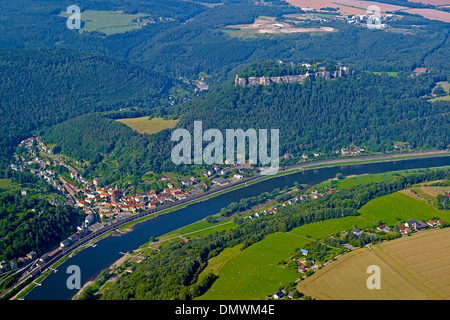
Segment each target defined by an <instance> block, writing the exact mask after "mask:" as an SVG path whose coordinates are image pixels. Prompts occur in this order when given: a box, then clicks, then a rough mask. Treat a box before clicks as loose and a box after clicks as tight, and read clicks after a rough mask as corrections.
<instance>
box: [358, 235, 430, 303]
mask: <svg viewBox="0 0 450 320" xmlns="http://www.w3.org/2000/svg"><path fill="white" fill-rule="evenodd" d="M365 247H367V248H368V249H369V250H370V251H371V252H373V254H374V255H375V256H377V257H378V259H380V260H381V261H383V262H384V263H385V264H386V265H387V266H388V267H389V268H391V269H392V271H394V272H395V273H396V274H397V275H398V276H399V277H400V278H402V279H403V280H405V281H406V283H408V284H409V285H410V286H411V287H413V288H415V289H416V290H418V291H419V292H420V293H422V294H423V295H424V296H425V297H427V298H428V299H429V300H433V298H431V297H430V296H429V295H427V294H426V293H425V292H423V291H422V290H421V289H419V288H418V287H416V286H415V285H414V284H413V283H412V282H410V281H409V280H408V279H406V278H405V277H404V276H403V275H402V274H401V273H400V272H399V271H398V270H397V269H395V268H394V267H393V266H392V265H391V264H389V263H388V262H387V261H386V260H384V259H383V258H382V257H380V255H379V254H377V253H376V252H375V251H374V250H373V249H372V248H371V247H370V244H367V245H365Z"/></svg>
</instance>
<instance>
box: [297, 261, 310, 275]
mask: <svg viewBox="0 0 450 320" xmlns="http://www.w3.org/2000/svg"><path fill="white" fill-rule="evenodd" d="M296 262H297V266H298V268H297V271H298V272H303V273H305V272H306V271H307V270H308V267H307V266H306V265H305V264H304V263H303V262H301V261H296Z"/></svg>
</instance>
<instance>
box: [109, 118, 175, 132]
mask: <svg viewBox="0 0 450 320" xmlns="http://www.w3.org/2000/svg"><path fill="white" fill-rule="evenodd" d="M117 121H119V122H122V123H123V124H125V125H127V126H128V127H130V128H131V129H133V130H136V131H137V132H139V133H148V134H153V133H157V132H159V131H161V130H165V129H172V128H173V127H175V126H176V125H177V123H178V120H164V119H162V118H152V119H149V117H139V118H126V119H118V120H117Z"/></svg>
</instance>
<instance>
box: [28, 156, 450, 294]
mask: <svg viewBox="0 0 450 320" xmlns="http://www.w3.org/2000/svg"><path fill="white" fill-rule="evenodd" d="M448 165H450V156H439V157H427V158H422V159H408V160H396V161H388V162H375V163H366V164H357V165H345V166H334V167H324V168H318V169H308V170H305V171H301V172H298V173H294V174H289V175H285V176H280V177H276V178H272V179H269V180H265V181H262V182H259V183H255V184H253V185H250V186H248V187H245V188H240V189H238V190H234V191H230V192H227V193H224V194H221V195H219V196H216V197H213V198H210V199H208V200H205V201H202V202H198V203H194V204H192V205H189V206H187V207H185V208H182V209H179V210H176V211H173V212H171V213H168V214H164V215H160V216H158V217H155V218H152V219H150V220H147V221H145V222H142V223H139V224H137V225H135V226H134V227H133V230H132V231H131V232H129V233H126V234H124V235H121V236H111V237H107V238H105V239H102V240H100V241H99V242H97V247H96V248H93V247H89V248H86V249H84V250H82V251H81V252H79V253H77V254H76V255H75V256H74V257H72V258H70V259H68V260H67V261H65V262H64V263H63V264H62V265H60V266H59V267H58V270H59V272H58V273H52V274H50V275H49V276H48V277H47V278H46V279H45V280H44V281H43V282H42V286H37V287H35V288H34V289H33V290H32V291H31V292H29V293H28V294H27V296H26V297H25V299H26V300H69V299H71V298H72V297H73V295H74V294H76V293H77V290H76V289H73V290H70V289H68V288H67V285H66V281H67V278H68V277H69V276H70V274H68V273H66V270H67V268H68V266H70V265H77V266H78V267H79V268H80V270H81V286H83V285H84V284H85V283H86V282H88V281H91V280H93V279H94V278H95V277H96V276H97V275H98V274H99V273H100V271H101V270H103V269H106V268H108V267H109V266H110V265H111V264H112V263H114V262H115V261H116V260H117V259H119V258H120V257H121V256H122V255H121V253H120V252H126V251H130V250H134V249H136V248H137V247H139V246H140V245H142V244H143V243H145V242H148V240H149V238H150V237H151V236H154V237H158V236H161V235H163V234H166V233H168V232H170V231H173V230H176V229H178V228H180V227H182V226H185V225H188V224H190V223H193V222H195V221H198V220H201V219H203V218H205V217H207V216H209V215H212V214H216V213H218V212H219V211H220V209H221V208H223V207H226V206H228V205H229V204H230V203H232V202H239V200H240V199H242V198H247V197H252V196H255V195H258V194H260V193H262V192H266V191H271V190H273V189H275V188H284V187H285V186H289V187H291V186H294V182H296V181H297V182H298V183H301V184H307V185H314V184H318V183H320V182H322V181H325V180H328V179H331V178H334V177H335V176H336V174H337V173H339V172H340V173H342V174H343V175H344V176H349V175H360V174H372V173H382V172H388V171H395V170H408V169H418V168H432V167H440V166H448Z"/></svg>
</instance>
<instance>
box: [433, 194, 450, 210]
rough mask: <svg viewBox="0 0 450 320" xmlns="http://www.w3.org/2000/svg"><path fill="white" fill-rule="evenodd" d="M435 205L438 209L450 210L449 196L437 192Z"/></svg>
mask: <svg viewBox="0 0 450 320" xmlns="http://www.w3.org/2000/svg"><path fill="white" fill-rule="evenodd" d="M436 206H437V208H438V209H440V210H450V197H449V196H448V195H446V194H438V196H437V197H436Z"/></svg>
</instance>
